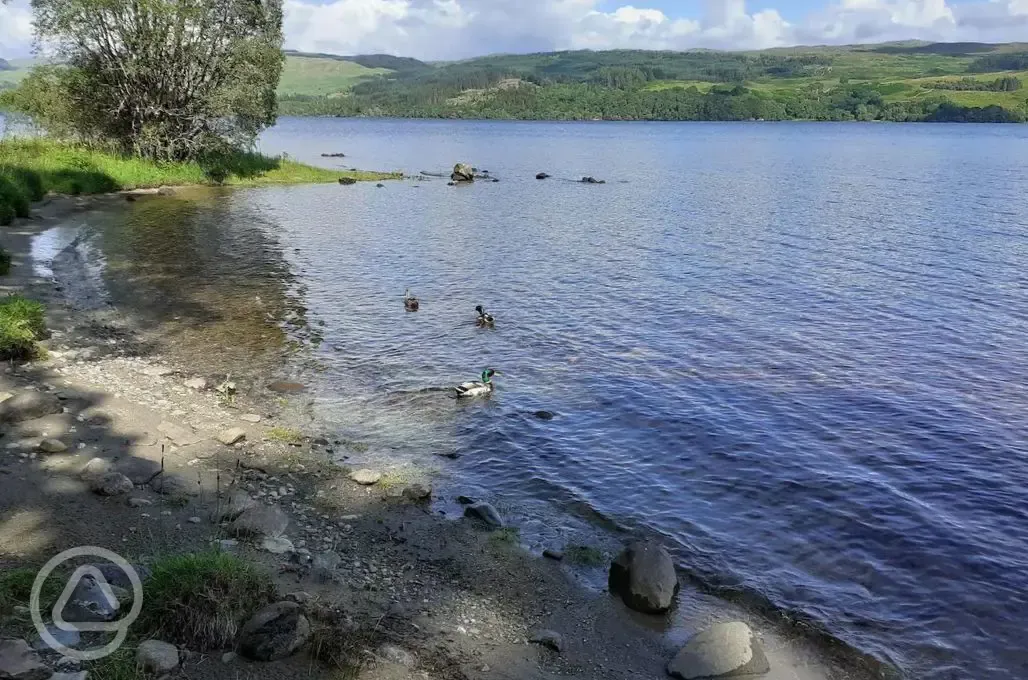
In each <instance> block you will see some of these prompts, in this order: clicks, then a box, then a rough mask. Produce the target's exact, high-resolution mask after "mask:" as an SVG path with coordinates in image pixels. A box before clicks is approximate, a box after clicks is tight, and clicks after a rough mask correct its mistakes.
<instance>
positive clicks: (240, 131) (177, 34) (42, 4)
mask: <svg viewBox="0 0 1028 680" xmlns="http://www.w3.org/2000/svg"><path fill="white" fill-rule="evenodd" d="M32 7H33V9H34V11H35V26H36V39H37V42H38V43H39V44H40V45H46V46H53V47H55V48H56V51H57V57H58V59H59V60H60V61H61V62H62V63H63V64H65V65H66V66H65V67H64V68H62V69H60V70H59V71H57V72H54V71H50V72H49V73H45V74H40V75H39V76H38V77H37V83H38V80H40V79H42V78H46V79H47V82H48V87H51V88H56V89H57V90H59V91H61V92H62V94H63V96H64V97H66V100H67V102H68V106H66V107H59V109H58V110H57V111H51V112H47V111H36V112H34V113H35V115H36V116H37V122H38V123H40V124H41V125H42V126H44V127H46V128H48V129H52V128H55V127H56V128H59V127H60V126H61V125H70V126H71V127H72V128H73V129H74V131H75V133H76V135H77V136H78V137H80V138H83V139H86V140H91V141H102V142H105V143H109V144H113V145H115V146H117V147H119V148H120V149H121V150H123V151H126V152H132V153H135V154H138V155H141V156H146V157H149V158H154V159H157V160H182V159H188V158H197V157H200V156H205V155H209V154H211V153H218V152H222V151H226V150H228V149H230V148H239V147H243V146H247V145H250V144H252V142H253V140H254V139H255V138H256V136H257V135H258V134H259V133H260V131H261V130H262V129H264V128H265V127H267V126H269V125H271V124H273V123H274V122H275V109H276V101H275V88H276V86H277V85H278V79H279V76H280V75H281V72H282V61H283V56H282V0H33V1H32ZM69 108H70V109H72V110H73V111H74V115H73V116H72V117H71V120H70V121H69V120H68V119H67V109H69ZM58 117H60V118H61V119H58Z"/></svg>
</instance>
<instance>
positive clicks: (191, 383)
mask: <svg viewBox="0 0 1028 680" xmlns="http://www.w3.org/2000/svg"><path fill="white" fill-rule="evenodd" d="M182 384H183V385H185V386H186V387H188V388H189V389H191V390H196V391H197V392H203V391H204V390H206V389H207V378H190V379H189V380H187V381H185V382H184V383H182Z"/></svg>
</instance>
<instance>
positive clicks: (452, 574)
mask: <svg viewBox="0 0 1028 680" xmlns="http://www.w3.org/2000/svg"><path fill="white" fill-rule="evenodd" d="M123 200H124V198H123V197H119V196H112V197H100V198H97V199H91V200H86V199H56V200H53V201H52V202H51V203H49V204H48V205H46V206H43V207H42V208H41V209H40V210H39V211H37V212H38V216H37V219H33V220H30V221H21V222H19V223H16V224H15V225H14V226H12V227H11V228H10V229H9V230H7V231H5V232H4V234H3V238H2V245H3V246H4V247H5V248H6V249H8V250H9V251H10V252H12V254H13V255H14V258H15V266H14V269H13V271H12V275H11V276H9V277H7V278H6V279H4V280H3V285H2V288H3V289H4V290H5V291H7V292H21V293H23V294H26V295H29V296H31V297H35V298H37V299H41V300H43V301H45V302H46V303H47V304H48V306H49V317H50V318H49V323H50V324H51V328H52V329H53V330H54V337H53V338H52V340H51V341H49V343H48V344H49V346H50V348H51V356H50V359H49V360H48V361H45V362H41V363H35V364H29V365H24V366H17V365H12V366H7V367H6V368H4V369H3V370H2V373H0V393H5V394H0V398H2V397H3V396H10V397H12V398H18V399H21V398H23V397H22V396H21V395H25V394H33V395H36V396H37V397H38V400H40V401H42V402H48V403H49V404H50V407H49V408H45V409H44V410H47V411H52V412H48V413H47V414H46V415H44V416H42V417H37V418H31V419H28V420H24V421H22V422H18V423H14V424H8V425H4V426H2V428H3V429H2V438H0V489H2V491H0V569H9V568H13V567H21V566H35V565H39V564H41V563H43V562H45V561H46V560H47V559H49V558H50V557H51V556H53V555H54V554H56V553H58V552H59V551H61V550H63V549H66V548H69V547H74V546H80V545H95V546H100V547H105V548H108V549H111V550H114V551H116V552H118V553H120V554H122V555H123V556H125V557H126V558H127V559H129V560H130V561H134V562H137V563H143V564H145V563H146V562H147V561H148V560H150V559H152V558H153V557H155V556H157V555H165V554H169V553H179V552H187V551H198V550H206V549H211V548H212V547H215V548H220V549H224V550H231V551H234V552H236V553H238V554H239V555H241V556H243V557H244V558H245V559H247V560H249V561H252V562H254V563H258V564H261V565H263V566H264V567H266V568H267V569H268V570H269V571H270V572H272V573H274V574H275V578H276V582H277V585H278V587H279V590H280V592H281V593H282V594H283V595H284V594H286V593H290V592H294V591H303V592H304V593H306V594H307V595H304V596H298V597H299V599H302V600H303V601H307V602H309V603H311V604H310V605H309V606H317V607H319V608H321V609H322V610H323V611H329V612H332V613H333V615H334V616H335V618H336V620H337V621H338V622H340V626H342V627H341V628H340V630H351V631H359V632H360V636H359V638H358V639H360V640H362V641H363V645H364V647H363V648H362V649H361V650H360V652H359V654H360V655H361V656H362V658H363V659H364V660H366V661H367V663H365V664H364V665H363V666H362V668H361V670H360V673H359V675H358V677H360V678H365V679H368V680H373V679H385V678H408V677H409V678H455V679H456V678H474V679H481V680H492V679H501V678H511V679H513V678H526V679H531V678H539V679H544V678H557V677H568V676H573V677H580V678H597V679H605V678H610V679H615V678H616V679H619V680H620V679H624V678H663V677H666V674H665V670H664V669H665V666H666V664H667V662H668V660H669V659H671V658H672V657H673V656H674V654H675V652H676V651H677V648H678V647H679V646H680V645H681V644H682V642H683V640H684V639H685V638H686V637H687V636H688V635H690V634H692V633H693V632H695V631H696V630H698V629H701V628H703V627H706V626H708V625H710V624H711V623H713V622H715V621H718V620H738V619H743V620H748V621H749V622H750V623H751V625H753V626H754V628H755V629H757V630H758V631H759V634H760V637H761V639H762V641H763V644H764V646H765V648H766V649H767V652H768V656H769V658H770V660H771V666H772V672H771V674H769V675H768V676H767V677H769V678H772V679H773V680H808V679H814V678H851V677H852V678H857V677H865V676H863V675H858V674H856V673H855V672H853V671H851V670H850V671H848V670H846V669H845V668H844V667H843V666H842V665H839V664H838V663H837V662H835V661H833V660H831V659H830V658H828V657H826V656H825V655H824V653H823V650H819V649H816V648H815V647H814V646H813V645H812V644H811V643H809V642H808V641H806V640H803V639H796V638H792V637H788V636H787V635H782V634H779V633H778V632H776V630H775V628H774V627H773V626H771V625H769V624H768V623H767V622H765V621H761V620H759V619H755V618H754V617H753V616H752V615H749V614H747V613H745V612H741V611H737V610H734V609H733V608H731V607H730V606H729V605H727V604H724V603H720V602H717V601H716V600H713V599H711V598H707V597H705V596H702V595H700V594H698V593H693V592H687V591H683V593H682V594H681V595H680V602H679V610H680V611H687V612H689V614H690V616H689V617H686V618H687V619H688V620H689V625H688V628H687V629H681V628H678V629H672V630H670V631H669V630H668V627H669V625H670V624H669V622H671V621H673V620H675V619H673V618H670V617H669V618H665V617H645V616H641V615H637V614H633V613H631V612H629V611H628V610H627V609H626V608H625V607H624V606H623V605H622V604H621V602H620V601H619V600H616V599H615V598H612V597H611V596H609V595H608V594H607V593H604V592H596V591H593V590H589V589H587V588H585V587H583V586H582V585H580V582H579V581H577V580H576V579H575V578H574V570H573V567H571V566H570V565H567V564H562V563H558V562H555V561H552V560H547V559H543V558H542V557H539V556H533V555H529V554H527V553H526V552H524V551H523V550H521V549H520V547H519V546H518V544H517V534H516V532H514V531H510V530H507V531H499V532H496V531H489V530H488V529H487V528H486V527H484V526H483V525H481V524H480V523H478V522H477V521H475V520H470V519H460V520H457V521H454V520H453V519H451V518H447V517H445V516H443V515H442V514H441V513H440V512H438V511H436V510H434V509H433V508H432V505H431V504H430V503H428V502H425V501H423V500H418V499H416V498H413V497H412V496H413V495H417V494H411V493H410V492H408V493H407V494H404V490H405V488H406V487H408V486H410V485H412V484H415V483H418V484H421V485H423V486H430V484H431V480H428V479H425V480H404V482H403V483H399V482H397V483H386V484H383V483H381V482H380V483H379V484H377V485H374V486H362V485H359V484H357V483H355V482H353V481H351V479H350V478H349V471H348V470H346V469H344V468H341V467H339V466H337V465H335V464H332V463H330V462H329V455H328V454H327V453H326V451H325V450H326V449H327V448H330V447H331V446H332V443H331V442H327V441H324V440H318V439H314V440H312V439H310V438H306V437H304V438H301V439H296V440H295V441H284V440H289V439H290V438H291V437H290V436H285V435H284V434H283V433H284V432H285V431H284V430H282V428H281V426H280V425H279V423H278V421H277V420H276V419H277V415H278V414H277V413H275V410H274V408H273V407H269V406H268V405H254V404H244V403H240V402H239V401H234V400H232V399H231V398H228V397H226V396H225V395H223V394H220V393H218V392H216V391H214V390H212V389H207V390H197V389H195V388H194V387H190V386H187V385H186V384H185V383H186V382H187V381H188V380H190V379H193V378H195V377H196V376H192V375H190V374H189V372H188V370H187V367H181V366H170V365H167V364H165V363H164V361H163V360H162V358H161V357H159V356H155V355H153V354H152V353H151V351H150V349H149V348H148V347H146V346H145V345H143V344H141V343H139V342H138V341H137V336H136V334H135V333H134V332H133V329H132V326H131V320H126V319H119V318H118V317H117V315H116V314H112V313H111V312H110V311H106V312H98V313H83V312H79V311H75V310H73V309H71V308H69V307H68V306H66V305H65V304H64V302H63V299H62V297H61V293H60V291H58V290H56V289H55V287H54V285H53V284H52V283H51V282H49V281H46V280H43V279H40V278H38V277H36V276H35V275H34V274H33V271H32V266H31V258H30V245H31V240H32V238H33V236H35V235H36V234H38V233H40V232H41V231H42V230H44V229H46V228H48V227H49V226H52V225H54V224H56V223H57V222H58V221H59V220H61V219H63V218H65V217H66V216H68V215H69V214H74V213H75V212H76V211H81V210H88V209H90V207H91V206H105V205H106V206H109V205H111V204H112V203H114V202H116V201H123ZM210 387H214V386H213V385H211V386H210ZM2 408H3V405H2V404H0V409H2ZM254 416H259V417H260V418H259V420H260V422H253V421H256V420H258V419H257V418H256V417H254ZM276 427H278V429H273V428H276ZM230 428H241V429H242V431H243V434H244V435H245V438H244V439H243V440H242V441H240V442H238V443H236V444H234V445H231V446H228V445H225V444H223V443H221V442H220V441H218V440H217V438H218V436H219V435H221V434H222V433H224V431H226V430H228V429H230ZM285 434H289V433H285ZM44 439H46V440H58V441H60V442H61V445H63V446H65V447H67V450H66V451H62V452H57V453H43V452H41V451H40V450H39V449H40V447H41V445H42V441H43V440H44ZM47 446H48V447H49V448H61V447H60V446H56V447H54V446H50V445H47ZM95 459H99V460H100V461H102V463H100V462H92V463H91V461H95ZM87 464H90V465H92V466H94V467H95V466H97V465H101V464H102V465H104V466H106V467H107V468H108V469H109V470H112V471H116V472H118V473H121V474H124V475H125V476H127V477H128V478H129V479H130V480H131V482H132V489H131V491H126V492H125V493H122V494H118V495H115V496H110V497H108V496H102V495H99V494H97V493H95V491H94V490H93V485H92V483H91V478H89V477H88V476H87V477H84V476H83V469H84V468H85V467H86V466H87ZM387 481H388V480H387ZM233 493H235V494H243V495H245V496H247V497H249V498H250V499H252V500H253V501H254V502H255V503H257V504H260V505H264V506H274V507H277V508H280V509H281V510H283V511H284V512H285V513H287V515H288V517H289V524H288V527H287V529H286V532H285V538H286V539H287V540H288V542H289V543H290V544H291V546H292V551H290V552H286V553H284V554H281V555H276V554H273V553H271V552H269V551H268V550H267V546H266V545H264V544H263V542H262V541H259V540H258V541H254V542H247V541H240V540H238V539H237V538H236V537H234V536H232V535H231V534H230V533H229V532H228V531H227V528H226V525H225V524H224V523H221V522H218V521H215V520H212V515H213V516H215V519H216V516H217V515H218V514H219V513H220V510H221V509H222V508H223V507H224V505H225V503H226V499H227V498H228V497H229V496H230V495H232V494H233ZM326 556H328V557H332V559H331V562H332V568H330V569H324V568H319V567H318V564H319V563H320V564H323V562H317V561H315V560H324V559H325V558H326ZM333 556H337V557H338V564H336V563H335V562H336V559H335V557H333ZM312 562H313V563H312ZM601 569H602V567H601ZM308 596H309V597H308ZM144 606H145V603H144ZM679 618H680V617H679ZM2 625H3V622H0V626H2ZM538 628H545V629H551V630H554V631H557V632H559V633H560V635H561V636H562V638H563V645H562V649H561V651H560V652H556V651H553V650H550V649H548V648H545V647H542V646H540V645H536V644H530V643H529V642H528V638H529V637H530V636H531V634H532V631H534V630H535V629H538ZM3 632H4V631H3V630H0V638H2V637H4V635H3ZM382 643H392V644H394V645H397V646H399V647H401V648H402V649H404V650H406V651H407V652H409V654H410V657H411V658H409V659H401V660H403V661H406V662H407V663H394V662H393V661H395V659H394V660H393V661H390V660H388V659H384V658H382V656H381V654H377V653H376V650H378V649H379V647H378V645H380V644H382ZM181 672H182V673H184V674H185V675H188V676H189V677H191V678H201V679H202V678H222V677H229V676H231V677H232V678H251V677H252V678H263V677H267V678H272V677H283V676H290V677H292V676H300V675H303V676H317V677H325V678H333V677H340V676H339V675H338V673H336V672H335V671H333V670H331V669H328V668H325V667H323V666H321V665H319V664H317V663H316V662H312V660H311V659H309V658H308V657H307V656H306V655H305V654H303V653H301V654H299V655H297V656H295V657H292V658H290V659H288V660H285V661H280V662H273V663H265V664H261V663H248V662H244V661H241V660H231V661H229V662H227V663H226V662H223V661H222V659H221V658H220V657H218V658H212V657H194V658H193V659H192V660H191V661H189V662H188V663H187V664H186V665H185V666H184V667H183V669H182V671H181Z"/></svg>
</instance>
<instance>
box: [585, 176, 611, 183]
mask: <svg viewBox="0 0 1028 680" xmlns="http://www.w3.org/2000/svg"><path fill="white" fill-rule="evenodd" d="M606 183H607V181H606V180H602V179H596V178H595V177H583V178H582V184H606Z"/></svg>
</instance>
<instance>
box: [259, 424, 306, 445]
mask: <svg viewBox="0 0 1028 680" xmlns="http://www.w3.org/2000/svg"><path fill="white" fill-rule="evenodd" d="M264 436H265V438H266V439H267V440H268V441H273V442H281V443H283V444H289V445H291V446H299V445H300V444H302V443H303V433H302V432H300V431H299V430H293V429H291V428H288V427H273V428H270V429H269V430H268V431H267V432H266V433H265V435H264Z"/></svg>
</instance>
